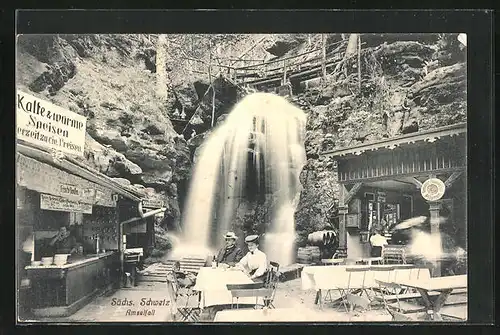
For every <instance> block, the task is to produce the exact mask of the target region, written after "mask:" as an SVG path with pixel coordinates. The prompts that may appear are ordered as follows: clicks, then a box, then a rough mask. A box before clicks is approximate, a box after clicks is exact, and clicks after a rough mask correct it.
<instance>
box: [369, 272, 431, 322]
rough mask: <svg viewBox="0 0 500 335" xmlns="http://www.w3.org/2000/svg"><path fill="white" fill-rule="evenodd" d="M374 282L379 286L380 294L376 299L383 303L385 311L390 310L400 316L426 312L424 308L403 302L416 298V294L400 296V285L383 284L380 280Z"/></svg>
mask: <svg viewBox="0 0 500 335" xmlns="http://www.w3.org/2000/svg"><path fill="white" fill-rule="evenodd" d="M375 282H376V283H377V284H378V285H379V289H380V294H379V295H377V296H376V298H377V299H380V300H382V301H383V303H384V306H385V308H386V309H391V310H394V311H396V312H399V313H402V314H411V313H419V312H425V311H426V307H425V306H422V305H419V304H416V303H411V302H409V301H406V300H403V299H407V298H408V299H414V298H418V296H419V295H418V294H415V295H408V294H401V293H400V292H401V291H402V289H403V288H402V287H401V285H399V284H396V283H390V282H385V281H382V280H375ZM394 301H395V302H394Z"/></svg>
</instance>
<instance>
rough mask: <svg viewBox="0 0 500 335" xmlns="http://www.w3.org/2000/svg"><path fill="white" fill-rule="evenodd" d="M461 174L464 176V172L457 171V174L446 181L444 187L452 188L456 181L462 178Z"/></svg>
mask: <svg viewBox="0 0 500 335" xmlns="http://www.w3.org/2000/svg"><path fill="white" fill-rule="evenodd" d="M461 174H462V171H455V172H453V173H452V174H451V175H450V176H449V177H448V179H446V181H445V182H444V185H445V186H446V187H450V186H451V185H452V184H453V183H454V182H455V180H457V179H458V178H459V177H460V175H461Z"/></svg>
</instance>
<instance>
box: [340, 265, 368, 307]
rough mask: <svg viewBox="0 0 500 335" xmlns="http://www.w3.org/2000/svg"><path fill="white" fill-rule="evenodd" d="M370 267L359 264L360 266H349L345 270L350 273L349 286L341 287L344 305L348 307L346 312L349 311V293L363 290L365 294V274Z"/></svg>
mask: <svg viewBox="0 0 500 335" xmlns="http://www.w3.org/2000/svg"><path fill="white" fill-rule="evenodd" d="M369 268H370V267H365V266H358V267H347V268H346V269H345V270H346V272H347V273H348V274H349V277H348V279H347V288H346V289H342V288H339V291H340V296H341V299H342V305H344V308H345V309H346V312H349V311H348V307H347V306H348V301H347V294H349V293H350V294H353V292H354V291H358V292H361V294H363V289H364V284H365V275H366V271H367V270H368V269H369Z"/></svg>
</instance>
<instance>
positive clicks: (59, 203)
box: [40, 193, 92, 214]
mask: <svg viewBox="0 0 500 335" xmlns="http://www.w3.org/2000/svg"><path fill="white" fill-rule="evenodd" d="M40 209H45V210H49V211H60V212H76V213H85V214H92V205H90V204H86V203H83V202H79V201H71V200H68V199H65V198H61V197H56V196H54V195H50V194H44V193H42V194H40Z"/></svg>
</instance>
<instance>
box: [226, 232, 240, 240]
mask: <svg viewBox="0 0 500 335" xmlns="http://www.w3.org/2000/svg"><path fill="white" fill-rule="evenodd" d="M224 238H225V239H233V240H237V239H238V236H236V234H235V233H233V232H232V231H229V232H227V233H226V235H224Z"/></svg>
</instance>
